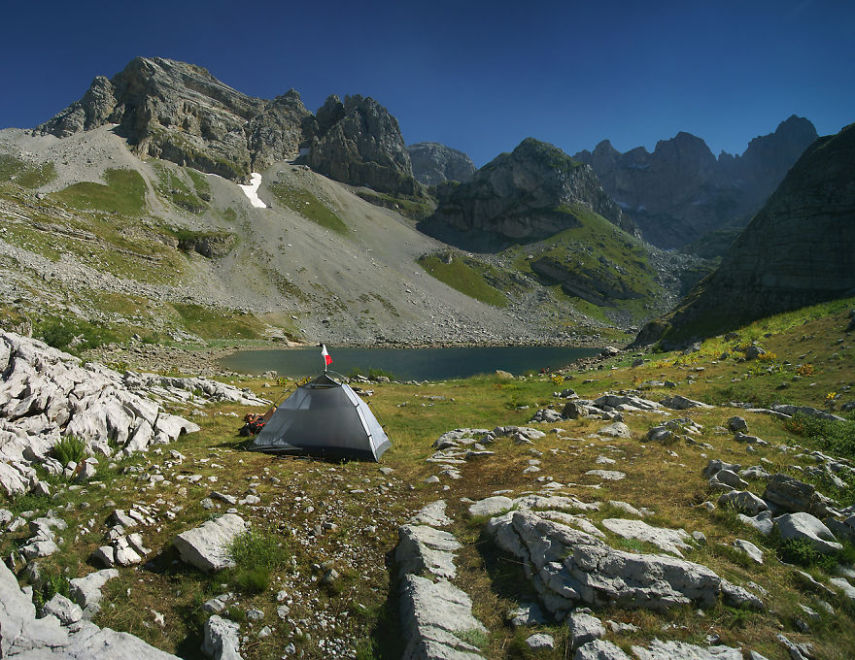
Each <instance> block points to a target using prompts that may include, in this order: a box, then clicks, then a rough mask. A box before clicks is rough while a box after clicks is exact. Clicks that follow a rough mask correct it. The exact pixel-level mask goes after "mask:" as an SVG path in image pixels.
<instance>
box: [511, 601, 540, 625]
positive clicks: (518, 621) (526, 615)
mask: <svg viewBox="0 0 855 660" xmlns="http://www.w3.org/2000/svg"><path fill="white" fill-rule="evenodd" d="M508 622H509V623H510V624H511V628H520V627H522V626H527V627H528V626H542V625H545V624H546V617H544V616H543V612H542V611H541V609H540V605H538V604H537V603H520V606H519V607H517V608H516V609H514V610H511V611H510V612H508Z"/></svg>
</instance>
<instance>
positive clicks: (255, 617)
mask: <svg viewBox="0 0 855 660" xmlns="http://www.w3.org/2000/svg"><path fill="white" fill-rule="evenodd" d="M246 618H247V619H249V620H250V621H252V622H254V623H257V622H258V621H263V620H264V612H263V611H261V610H259V609H256V608H252V609H249V610H247V611H246Z"/></svg>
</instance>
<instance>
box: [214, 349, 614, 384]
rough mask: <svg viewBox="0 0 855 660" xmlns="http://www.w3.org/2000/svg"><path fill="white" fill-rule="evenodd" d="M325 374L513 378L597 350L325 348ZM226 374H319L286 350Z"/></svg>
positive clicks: (247, 360)
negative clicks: (328, 363)
mask: <svg viewBox="0 0 855 660" xmlns="http://www.w3.org/2000/svg"><path fill="white" fill-rule="evenodd" d="M327 349H328V350H329V352H330V355H331V356H332V359H333V363H332V365H331V366H330V371H333V372H336V373H338V374H342V375H345V376H350V375H354V374H355V372H358V373H360V374H363V375H366V376H367V375H369V374H371V375H385V376H388V377H390V378H392V379H395V380H401V381H407V380H445V379H452V378H467V377H469V376H474V375H476V374H491V373H493V372H495V371H496V370H497V369H501V370H503V371H508V372H510V373H512V374H514V375H520V374H524V373H526V372H529V371H535V372H539V371H540V370H541V369H544V370H547V369H548V370H556V369H559V368H561V367H564V366H566V365H568V364H570V363H571V362H573V361H574V360H577V359H579V358H583V357H590V356H593V355H597V354H598V353H599V352H600V350H599V349H597V348H573V347H566V346H489V347H452V348H346V347H335V346H329V347H327ZM220 364H222V365H223V367H225V368H226V369H230V370H232V371H236V372H239V373H249V374H261V373H264V372H266V371H271V370H273V371H276V372H277V373H278V374H279V375H280V376H286V377H289V378H303V377H305V376H312V375H315V374H317V373H318V372H320V371H321V370H322V369H323V359H322V358H321V352H320V349H319V348H318V347H316V346H312V347H310V348H288V349H276V350H243V351H237V352H235V353H232V354H230V355H227V356H226V357H224V358H222V359H221V360H220Z"/></svg>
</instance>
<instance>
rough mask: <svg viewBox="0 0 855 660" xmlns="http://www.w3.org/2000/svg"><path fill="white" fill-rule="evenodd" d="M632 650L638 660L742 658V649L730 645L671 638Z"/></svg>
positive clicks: (721, 659)
mask: <svg viewBox="0 0 855 660" xmlns="http://www.w3.org/2000/svg"><path fill="white" fill-rule="evenodd" d="M632 652H633V653H634V654H635V656H636V657H637V658H638V660H668V659H669V658H684V659H685V660H742V650H741V649H738V648H733V647H730V646H710V647H707V648H703V647H700V646H697V645H695V644H687V643H686V642H677V641H674V640H669V641H667V642H663V641H661V640H658V639H654V640H653V641H652V642H651V643H650V646H649V647H648V648H646V649H645V648H643V647H641V646H635V645H633V647H632Z"/></svg>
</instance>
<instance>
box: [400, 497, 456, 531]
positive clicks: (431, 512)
mask: <svg viewBox="0 0 855 660" xmlns="http://www.w3.org/2000/svg"><path fill="white" fill-rule="evenodd" d="M445 506H446V504H445V500H437V501H436V502H431V503H430V504H427V505H426V506H424V507H422V509H421V510H420V511H419V512H418V513H417V514H416V515H414V516H413V517H412V518H410V522H411V523H413V524H416V525H430V526H431V527H446V526H447V525H450V524H451V523H452V520H451V518H449V517H448V516H447V515H446V514H445Z"/></svg>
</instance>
